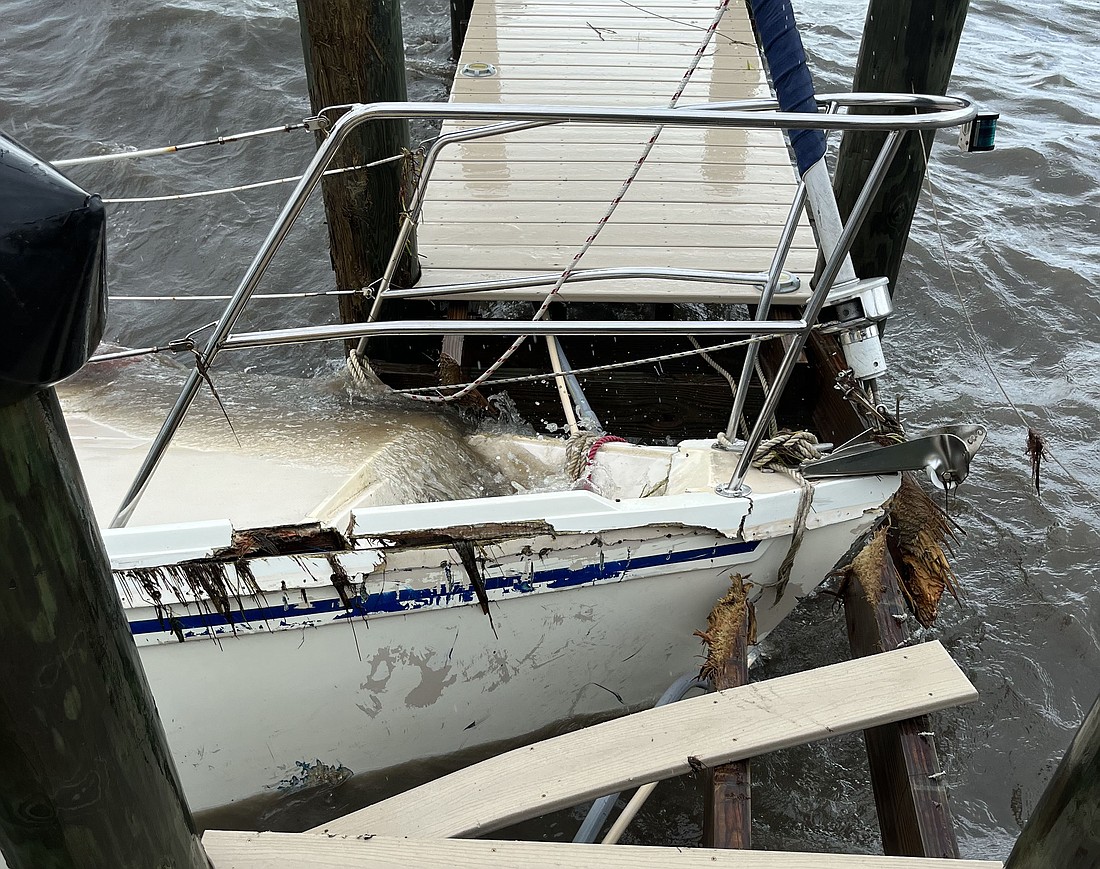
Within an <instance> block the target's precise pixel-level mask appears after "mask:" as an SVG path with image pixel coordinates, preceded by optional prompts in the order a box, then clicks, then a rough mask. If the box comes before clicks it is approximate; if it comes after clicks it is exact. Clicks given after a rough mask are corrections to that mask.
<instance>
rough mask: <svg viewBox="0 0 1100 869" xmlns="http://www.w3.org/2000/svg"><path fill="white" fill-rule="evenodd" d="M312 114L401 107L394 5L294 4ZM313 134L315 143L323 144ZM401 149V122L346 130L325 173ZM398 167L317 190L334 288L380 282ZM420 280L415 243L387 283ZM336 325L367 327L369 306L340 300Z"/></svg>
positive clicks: (346, 176)
mask: <svg viewBox="0 0 1100 869" xmlns="http://www.w3.org/2000/svg"><path fill="white" fill-rule="evenodd" d="M298 17H299V19H300V22H301V29H302V47H303V50H304V53H305V62H306V81H307V84H308V86H309V99H310V105H311V107H312V111H313V112H314V114H316V113H318V112H319V111H320V110H321V109H323V108H325V107H326V106H338V105H344V104H347V103H372V102H402V101H404V100H406V99H407V91H406V88H405V51H404V46H403V44H402V39H401V6H400V3H398V2H396V0H389V2H385V0H379V2H365V0H298ZM323 135H324V134H323V132H320V131H319V132H318V133H317V137H318V142H320V141H321V139H322V137H323ZM408 147H409V125H408V122H406V121H399V120H387V121H372V122H370V123H367V124H364V125H362V126H360V127H359V128H358V129H356V130H354V131H353V132H352V133H351V135H350V136H349V137H348V139H347V141H346V142H345V143H344V145H343V146H342V147H341V148H340V152H339V156H338V157H337V159H336V162H335V165H334V166H333V167H331V168H342V167H348V166H365V165H367V164H368V163H372V162H374V161H377V160H383V159H385V158H387V157H392V156H394V155H398V154H401V153H402V152H403V151H405V150H407V149H408ZM404 175H405V173H404V172H403V161H397V162H392V163H386V164H384V165H381V166H373V167H371V168H369V169H360V170H357V171H354V172H344V173H341V174H339V175H334V176H329V177H327V178H326V179H325V180H324V181H323V182H322V193H323V195H324V200H325V216H326V219H327V221H328V229H329V243H330V247H331V256H332V268H333V271H334V272H335V273H336V287H337V289H340V290H360V289H362V288H364V287H367V286H369V285H370V284H371V283H373V282H374V281H376V280H377V279H378V278H380V277H381V276H382V274H383V272H384V271H385V267H386V262H387V261H388V259H389V257H390V251H391V250H392V249H393V245H394V242H395V241H396V239H397V232H398V227H399V225H400V221H401V215H402V212H403V210H404V206H403V197H402V191H403V184H404V181H403V178H404ZM419 276H420V266H419V264H418V262H417V257H416V240H415V235H414V236H413V237H411V238H410V240H409V242H408V244H407V245H406V249H405V252H404V255H403V257H402V259H401V263H400V266H399V267H398V270H397V272H396V274H395V275H394V281H393V284H394V286H395V287H410V286H412V285H413V284H414V283H415V282H416V280H417V279H418V278H419ZM339 298H340V319H341V320H342V321H343V322H345V323H352V322H361V321H364V320H366V319H367V315H368V313H369V311H370V300H369V299H367V298H366V297H364V296H362V295H347V296H340V297H339Z"/></svg>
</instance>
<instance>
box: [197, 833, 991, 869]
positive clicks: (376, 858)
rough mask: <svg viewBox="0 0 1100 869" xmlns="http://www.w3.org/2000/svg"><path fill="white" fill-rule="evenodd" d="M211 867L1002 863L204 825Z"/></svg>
mask: <svg viewBox="0 0 1100 869" xmlns="http://www.w3.org/2000/svg"><path fill="white" fill-rule="evenodd" d="M202 843H203V845H204V846H205V848H206V853H207V854H208V855H209V856H210V858H211V860H213V862H214V866H215V869H321V867H324V869H362V867H366V866H370V867H372V869H419V867H424V869H438V867H440V866H454V867H471V869H474V867H482V866H484V867H488V869H495V867H501V869H503V867H509V869H511V867H516V866H523V867H525V869H562V867H565V866H568V867H570V869H589V867H591V869H617V867H622V869H626V867H639V869H645V867H649V866H652V867H654V869H657V867H665V866H668V867H673V869H722V867H730V869H1002V867H1003V864H1002V863H1001V862H1000V861H996V860H931V859H927V858H916V857H876V856H871V855H867V854H853V855H842V854H807V853H789V852H780V851H720V850H712V849H708V848H654V847H640V846H637V845H614V846H609V845H575V844H572V843H564V842H496V841H491V840H490V841H484V840H461V839H459V840H454V839H452V840H447V839H444V840H430V841H417V840H415V839H400V838H392V837H385V836H375V837H374V838H372V839H367V840H363V839H349V838H343V837H336V838H331V839H330V838H328V837H324V836H311V835H308V834H304V833H237V832H225V831H221V830H208V831H207V832H206V833H205V834H204V835H203V837H202Z"/></svg>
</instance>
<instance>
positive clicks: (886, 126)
mask: <svg viewBox="0 0 1100 869" xmlns="http://www.w3.org/2000/svg"><path fill="white" fill-rule="evenodd" d="M820 100H821V102H822V103H824V104H828V103H835V104H837V105H839V106H842V107H847V106H873V105H882V106H888V107H906V108H912V109H917V110H925V112H926V113H925V114H915V115H901V116H899V115H889V116H878V115H865V114H860V115H833V114H829V115H808V114H800V113H791V112H780V111H775V110H774V109H775V103H774V102H773V101H770V100H760V101H748V102H746V103H739V104H738V105H739V106H742V108H737V109H714V108H699V107H690V108H680V109H667V108H666V109H657V108H652V109H636V108H627V107H601V106H529V105H509V106H497V105H484V104H476V103H409V102H402V103H374V104H371V105H354V106H351V107H349V108H348V111H347V112H346V113H345V114H344V115H343V116H341V117H340V118H339V119H338V120H337V121H336V123H335V124H334V125H333V127H332V129H331V131H330V133H329V136H328V138H326V139H325V140H324V141H323V142H322V143H321V146H320V147H319V148H318V149H317V152H316V154H315V155H314V156H313V158H312V159H311V160H310V163H309V165H308V167H307V168H306V171H305V173H304V174H303V175H302V177H301V180H299V182H298V183H297V185H296V186H295V188H294V190H293V191H292V193H291V194H290V197H289V198H288V200H287V202H286V204H285V205H284V206H283V208H282V210H281V211H280V213H279V216H278V217H277V218H276V220H275V224H274V226H272V228H271V230H270V231H269V232H268V234H267V237H266V238H265V239H264V241H263V243H262V244H261V246H260V249H259V251H258V252H257V254H256V257H255V258H254V259H253V261H252V262H251V263H250V264H249V266H248V269H247V270H246V271H245V274H244V276H243V277H242V278H241V281H240V284H239V285H238V287H237V289H236V291H235V292H234V294H233V298H232V299H231V301H230V302H229V304H228V305H227V306H226V309H225V311H224V312H223V313H222V316H221V318H220V319H219V320H218V323H217V325H216V326H215V327H214V330H213V332H212V334H211V336H210V338H209V340H208V341H207V344H206V347H205V348H204V350H203V352H202V353H201V359H200V361H199V363H197V364H196V367H195V368H194V369H193V370H192V371H191V373H190V375H189V376H188V378H187V381H186V383H185V384H184V387H183V389H182V390H181V392H180V395H179V397H178V398H177V399H176V402H175V404H174V405H173V406H172V409H171V410H170V411H169V413H168V416H167V417H166V419H165V421H164V423H163V424H162V426H161V428H160V431H159V432H158V433H157V435H156V437H155V438H154V439H153V443H152V445H151V446H150V448H149V452H148V454H147V455H146V457H145V459H144V461H143V462H142V464H141V467H140V468H139V470H138V473H137V475H136V477H135V479H134V481H133V483H132V484H131V485H130V488H129V489H128V490H127V492H126V495H125V497H124V498H123V501H122V504H121V506H120V507H119V510H118V513H117V514H116V515H115V517H114V519H113V520H112V522H111V527H112V528H118V527H122V526H124V525H125V524H126V523H127V522H128V521H129V518H130V516H131V515H132V514H133V511H134V508H135V507H136V506H137V503H138V501H139V499H140V498H141V495H142V493H143V492H144V491H145V489H146V487H147V486H148V484H149V480H150V479H151V477H152V475H153V473H154V471H155V470H156V468H157V466H158V465H159V463H160V460H161V458H162V457H163V455H164V451H165V450H166V449H167V447H168V444H169V443H170V442H171V439H172V437H173V436H174V435H175V433H176V431H178V430H179V426H180V424H181V423H182V421H183V418H184V417H185V415H186V413H187V411H188V409H189V408H190V406H191V404H192V403H193V401H194V399H195V396H196V395H197V394H198V390H199V386H200V384H201V382H202V373H201V371H202V370H205V369H206V368H209V367H210V366H211V365H212V364H213V363H214V361H215V359H216V358H217V357H218V355H219V354H220V353H221V351H222V349H224V348H226V347H228V346H246V345H244V344H243V343H242V340H241V339H244V338H245V337H246V336H243V335H242V336H237V337H236V338H235V339H234V343H232V344H231V343H230V340H229V339H230V332H231V330H232V328H233V326H234V325H235V324H236V322H237V320H238V318H239V317H240V315H241V312H242V311H243V310H244V308H245V306H246V305H247V303H248V300H249V298H250V297H251V295H252V293H253V292H254V291H255V289H256V287H257V286H258V285H259V282H260V280H261V279H262V278H263V275H264V273H265V272H266V271H267V268H268V266H269V265H270V264H271V261H272V259H273V258H274V256H275V254H276V253H277V251H278V250H279V247H280V246H281V245H282V243H283V241H284V240H285V239H286V236H287V234H288V233H289V232H290V229H291V227H292V226H293V224H294V221H295V220H296V219H297V217H298V215H299V214H300V213H301V211H302V209H303V208H304V207H305V204H306V201H307V200H308V198H309V196H310V194H311V193H312V192H313V190H314V189H315V188H316V187H317V185H318V183H319V182H320V179H321V176H322V174H323V173H324V171H325V169H326V168H327V167H328V165H329V163H331V161H332V159H333V157H334V156H335V154H336V152H337V150H338V149H339V147H340V145H341V144H342V143H343V141H344V139H345V138H346V137H347V135H348V133H350V132H351V131H352V130H353V129H355V128H356V127H358V126H359V125H360V124H364V123H368V122H370V121H379V120H390V119H398V118H404V119H412V118H420V119H453V120H460V121H462V120H467V121H480V122H487V123H488V122H500V123H501V125H502V126H514V125H516V124H518V123H519V122H531V123H584V124H601V125H615V124H631V125H636V124H663V125H666V126H711V127H740V128H753V129H839V130H849V129H851V130H856V129H863V130H866V129H871V130H883V131H894V132H892V133H891V136H890V137H889V138H888V142H893V149H891V156H892V153H893V150H896V145H897V141H898V139H899V138H900V133H898V132H896V131H898V130H914V129H915V130H932V129H941V128H944V127H951V126H958V125H960V124H963V123H966V122H968V121H970V120H972V119H973V117H974V116H975V114H976V112H977V110H976V108H975V107H974V106H972V105H971V104H970V103H969V102H968V101H966V100H963V99H959V98H956V97H935V96H925V95H896V94H857V95H826V96H823V97H821V98H820ZM498 132H499V131H498ZM885 153H886V149H885V148H884V150H883V153H882V154H880V159H879V163H876V169H877V168H878V166H879V164H880V163H882V158H883V156H884V154H885ZM887 162H888V160H887ZM873 175H874V173H873ZM881 175H882V172H881V171H879V172H878V176H877V177H878V178H879V180H881ZM876 186H877V185H876ZM863 192H864V194H866V192H867V188H866V187H865V188H864V191H863ZM865 200H866V201H865ZM861 203H862V204H863V209H862V210H860V204H861ZM868 204H869V197H866V196H863V195H861V198H860V200H859V201H857V203H856V208H855V209H854V210H853V214H852V219H850V220H849V221H848V223H847V224H846V226H845V233H844V236H843V237H842V244H840V245H838V247H837V251H835V252H834V256H833V257H831V258H830V263H829V264H827V265H826V273H828V272H829V271H830V267H831V265H832V264H833V262H834V261H835V260H836V256H835V254H836V253H837V252H840V251H841V248H843V252H844V253H847V249H848V247H850V245H851V240H852V238H854V235H855V231H856V229H858V226H859V222H861V221H862V218H863V215H864V214H865V212H866V207H867V205H868ZM845 238H846V239H847V246H845V244H844V243H843V241H844V239H845ZM835 274H836V270H835V269H834V270H833V274H832V275H829V276H828V280H827V281H825V280H822V281H821V282H819V285H818V287H817V288H816V289H815V291H814V293H813V295H812V296H811V299H810V302H809V303H808V305H807V308H806V314H805V316H804V319H803V320H802V321H797V322H794V323H790V322H788V323H774V324H768V325H767V326H766V327H765V326H763V325H762V324H759V323H750V324H742V323H729V324H714V325H722V326H724V328H725V331H722V330H721V329H714V328H713V327H712V324H708V323H705V322H692V323H690V324H680V325H687V326H690V327H691V328H692V329H693V334H714V333H715V332H720V333H721V334H781V333H785V332H789V333H793V334H795V335H796V336H797V337H796V339H795V341H794V342H792V348H793V347H794V346H798V348H799V352H801V347H802V346H804V345H805V342H806V338H807V336H808V334H809V329H810V328H812V326H813V323H814V322H815V320H816V317H817V314H818V313H819V312H820V310H821V307H822V306H823V305H824V302H825V295H826V294H827V290H828V287H829V285H831V283H832V280H833V279H835ZM824 277H826V275H823V278H824ZM822 284H824V285H825V287H824V291H823V288H822ZM479 322H482V323H484V322H486V321H479ZM490 322H491V321H490ZM352 325H353V326H359V327H364V326H372V327H386V328H392V326H390V324H379V323H374V324H352ZM461 325H462V330H463V331H464V332H465V333H467V334H473V333H474V332H475V330H473V329H471V326H473V325H474V322H473V321H467V322H463V323H462V324H461ZM522 325H523V329H522V330H521V331H519V332H510V333H508V334H532V335H533V334H540V333H541V334H559V335H560V334H570V333H571V330H572V329H576V328H577V327H578V324H577V323H575V322H573V323H569V322H563V321H555V322H551V323H548V324H545V327H547V331H546V332H545V333H543V332H542V328H543V327H538V328H533V327H537V326H538V324H536V323H533V322H526V323H524V324H522ZM600 325H603V326H607V327H608V328H612V326H611V324H600ZM621 325H622V324H615V326H614V328H619V326H621ZM663 325H664V326H665V328H668V327H670V326H677V324H675V323H670V324H663ZM746 326H748V327H751V328H753V329H755V330H756V331H755V332H751V331H748V330H747V328H746ZM791 327H794V328H791ZM319 328H321V329H325V328H333V327H319ZM340 328H342V327H336V329H337V331H339V329H340ZM550 328H552V329H553V331H552V332H551V331H550ZM654 328H656V327H655V326H654ZM294 331H299V332H301V330H277V332H276V333H272V334H283V335H284V336H285V335H286V334H288V333H289V332H294ZM681 331H687V330H686V329H680V328H675V329H673V330H672V331H662V332H656V331H654V332H650V333H648V334H676V333H678V332H681ZM367 334H372V333H370V332H368V331H362V332H358V333H356V332H349V333H340V334H339V335H336V334H333V335H331V336H326V337H355V336H365V335H367ZM375 334H377V333H375ZM419 334H443V333H442V332H439V333H435V332H431V333H427V332H420V333H419ZM574 334H577V333H574ZM580 334H629V330H627V331H625V332H615V333H606V332H581V333H580ZM326 337H319V336H316V335H315V336H313V337H301V336H299V337H298V338H297V339H296V340H326ZM272 343H289V341H288V340H275V341H271V340H268V341H264V342H260V341H259V339H258V338H256V337H254V336H253V337H252V343H250V344H249V345H247V346H269V345H270V344H272ZM797 356H798V353H797V352H794V353H792V351H791V350H788V353H787V355H786V357H785V358H784V362H783V365H782V366H781V368H780V376H779V377H777V378H776V382H775V384H774V387H773V390H772V394H770V395H769V397H768V399H767V400H766V401H765V410H764V411H763V412H762V413H761V416H760V418H759V419H758V421H757V425H756V427H755V429H754V433H753V437H755V439H756V441H757V442H759V437H758V436H757V432H758V431H759V432H761V433H762V431H763V428H762V423H763V422H764V421H765V418H766V417H767V416H769V415H770V414H771V413H773V412H774V410H775V404H776V402H777V400H778V397H777V396H778V393H779V392H780V391H781V390H782V387H783V386H784V385H785V384H786V380H787V378H788V377H789V376H790V371H791V369H793V364H794V360H796V359H797ZM773 397H774V400H773ZM752 439H753V438H750V440H752ZM750 453H751V451H750V450H748V449H747V450H746V454H745V455H746V456H749V455H750ZM746 462H747V460H746V459H745V457H743V458H742V464H745V466H746V470H747V463H746ZM743 477H744V475H743V473H741V468H740V466H739V469H738V474H735V480H736V483H737V485H740V481H741V480H742V479H743ZM733 483H734V481H731V487H732V488H736V486H735V485H733Z"/></svg>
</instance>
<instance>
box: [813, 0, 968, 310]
mask: <svg viewBox="0 0 1100 869" xmlns="http://www.w3.org/2000/svg"><path fill="white" fill-rule="evenodd" d="M968 5H969V0H871V3H870V5H869V6H868V9H867V20H866V23H865V24H864V28H863V42H862V44H861V46H860V51H859V61H858V64H857V67H856V73H855V81H854V82H853V84H852V90H853V91H854V92H860V91H870V92H876V93H927V94H940V95H942V94H944V93H946V92H947V85H948V82H949V81H950V79H951V68H952V66H953V65H954V63H955V53H956V51H957V50H958V47H959V39H960V37H961V36H962V30H963V24H964V23H965V21H966V12H967V7H968ZM952 132H953V131H952ZM934 137H935V133H934V132H926V133H924V134H923V136H922V135H920V134H918V133H916V132H912V133H909V134H908V135H907V136H906V139H905V141H904V142H903V143H902V146H901V149H900V150H899V152H898V154H897V156H896V157H895V158H894V162H893V164H892V165H891V166H890V170H889V172H888V173H887V176H886V179H885V180H884V181H883V184H882V187H881V189H880V190H879V192H878V195H877V196H876V197H875V200H874V204H873V205H872V206H871V212H870V213H871V214H872V215H874V216H873V217H872V218H869V219H868V220H867V221H865V222H864V224H863V227H862V229H861V230H860V232H859V235H857V236H856V239H855V243H854V244H853V245H852V263H853V265H854V266H855V269H856V274H857V275H859V276H860V277H863V278H869V277H878V276H883V275H884V276H886V277H888V278H889V279H890V287H891V291H892V290H893V288H894V286H895V284H896V282H897V277H898V270H899V269H900V267H901V258H902V255H903V254H904V252H905V243H906V240H907V239H908V237H909V227H910V225H911V224H912V222H913V213H914V211H915V210H916V206H917V199H918V197H919V195H920V188H921V184H922V183H923V181H924V170H925V164H926V160H927V156H928V154H929V153H930V152H931V150H932V142H933V139H934ZM884 138H885V134H883V133H873V132H864V131H852V132H848V133H845V134H844V138H843V140H842V141H841V144H840V154H839V156H838V159H837V168H836V173H835V176H834V188H835V190H836V195H837V204H838V205H839V207H840V213H841V216H842V217H844V218H847V216H848V214H849V213H850V212H851V210H852V206H853V205H854V204H855V200H856V197H857V196H858V195H859V191H860V190H861V189H862V188H863V183H864V181H865V180H866V178H867V175H868V173H869V172H870V168H871V164H872V163H873V162H874V160H875V157H876V156H877V155H878V152H879V149H880V148H881V146H882V142H883V140H884ZM922 148H923V153H922V152H921V149H922Z"/></svg>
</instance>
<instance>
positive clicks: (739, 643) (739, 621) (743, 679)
mask: <svg viewBox="0 0 1100 869" xmlns="http://www.w3.org/2000/svg"><path fill="white" fill-rule="evenodd" d="M707 622H708V624H707V632H706V633H705V634H702V638H703V640H704V641H705V642H706V643H707V645H708V646H709V647H710V654H709V655H708V656H707V662H706V664H705V666H704V667H703V674H702V675H704V676H706V677H708V678H709V679H710V680H711V681H712V682H713V683H714V688H715V690H717V691H724V690H725V689H727V688H740V687H741V686H742V685H747V684H748V682H749V664H748V644H749V642H754V641H755V637H753V636H752V634H754V633H755V630H754V627H753V624H752V622H753V619H752V608H751V604H749V602H748V596H747V594H746V591H745V584H744V582H743V580H742V579H741V577H740V576H734V578H733V584H732V586H731V588H730V592H729V594H727V595H726V597H724V598H723V599H722V600H721V601H719V602H718V604H717V605H716V606H715V608H714V611H713V612H712V613H711V615H710V617H709V618H708V620H707ZM751 840H752V788H751V774H750V770H749V761H748V760H739V761H734V762H732V763H725V764H722V765H721V766H717V767H712V768H710V769H708V770H707V772H706V777H705V779H704V782H703V847H705V848H750V847H751Z"/></svg>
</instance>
